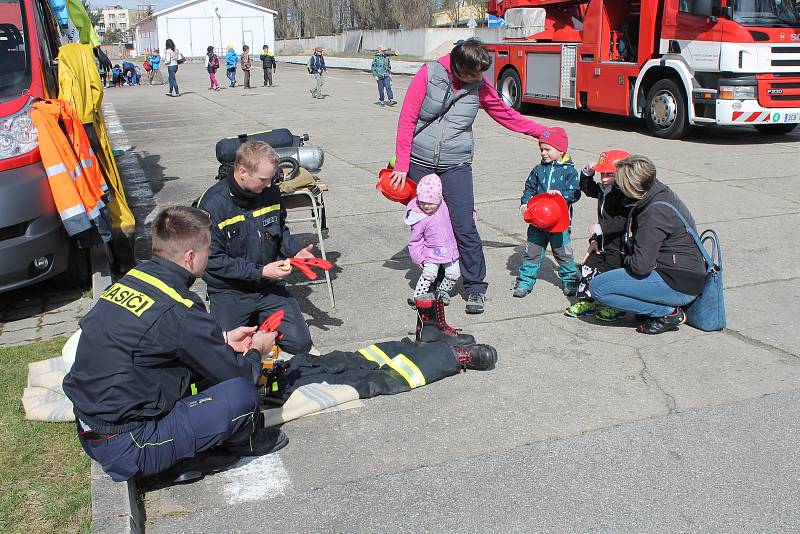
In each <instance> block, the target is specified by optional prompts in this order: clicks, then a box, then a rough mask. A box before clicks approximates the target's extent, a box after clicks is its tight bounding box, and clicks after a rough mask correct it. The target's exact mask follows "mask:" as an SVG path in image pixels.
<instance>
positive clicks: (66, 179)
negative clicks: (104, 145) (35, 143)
mask: <svg viewBox="0 0 800 534" xmlns="http://www.w3.org/2000/svg"><path fill="white" fill-rule="evenodd" d="M32 108H33V109H32V110H31V119H32V120H33V123H34V125H36V129H37V130H38V131H39V152H40V153H41V156H42V164H43V165H44V168H45V170H46V171H47V178H48V180H49V181H50V190H51V191H52V192H53V199H54V200H55V203H56V208H57V209H58V213H59V214H60V215H61V220H62V222H63V223H64V228H66V230H67V233H68V234H69V235H71V236H72V235H76V234H79V233H81V232H83V231H85V230H88V229H90V228H91V227H92V226H93V225H98V224H99V221H98V219H99V217H100V210H101V209H102V208H103V207H104V206H105V203H104V202H103V200H102V197H103V195H104V194H105V193H106V192H107V191H108V187H107V186H106V182H105V179H104V178H103V174H102V173H101V171H100V167H99V165H98V162H97V158H96V157H95V155H94V151H93V150H92V148H91V146H90V145H89V138H88V137H87V136H86V130H85V129H84V128H83V124H82V123H81V121H80V119H79V118H78V115H77V114H76V113H75V109H74V108H73V107H72V105H71V104H70V103H69V102H66V101H63V100H43V101H40V102H35V103H34V104H33V106H32ZM59 121H60V123H59ZM62 124H63V126H64V128H63V129H62V127H61V125H62Z"/></svg>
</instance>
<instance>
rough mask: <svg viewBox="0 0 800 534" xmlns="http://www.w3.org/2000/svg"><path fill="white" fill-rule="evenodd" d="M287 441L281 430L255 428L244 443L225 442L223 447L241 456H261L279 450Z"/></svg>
mask: <svg viewBox="0 0 800 534" xmlns="http://www.w3.org/2000/svg"><path fill="white" fill-rule="evenodd" d="M288 443H289V438H288V437H286V434H284V433H283V430H281V429H280V428H274V427H268V428H258V429H256V431H255V432H253V434H252V436H251V437H250V439H249V440H247V441H246V442H244V443H237V444H233V443H230V444H229V443H226V444H225V445H223V447H224V448H225V450H226V451H229V452H232V453H235V454H239V455H241V456H263V455H265V454H272V453H273V452H277V451H279V450H281V449H282V448H284V447H285V446H286V445H287V444H288Z"/></svg>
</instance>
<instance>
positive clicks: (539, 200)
mask: <svg viewBox="0 0 800 534" xmlns="http://www.w3.org/2000/svg"><path fill="white" fill-rule="evenodd" d="M522 218H523V219H525V222H526V223H528V224H530V225H533V227H534V228H536V229H537V230H541V231H543V232H548V233H553V232H563V231H564V230H566V229H567V228H569V206H567V201H566V200H564V197H562V196H561V195H551V194H549V193H543V194H541V195H536V196H535V197H533V198H532V199H530V200H529V201H528V207H527V208H526V209H525V213H524V214H523V215H522Z"/></svg>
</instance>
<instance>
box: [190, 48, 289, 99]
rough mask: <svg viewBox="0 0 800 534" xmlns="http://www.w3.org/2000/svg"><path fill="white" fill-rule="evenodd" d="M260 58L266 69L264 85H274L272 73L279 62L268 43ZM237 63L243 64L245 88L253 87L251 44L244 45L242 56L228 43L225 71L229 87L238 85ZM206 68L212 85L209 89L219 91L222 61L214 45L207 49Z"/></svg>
mask: <svg viewBox="0 0 800 534" xmlns="http://www.w3.org/2000/svg"><path fill="white" fill-rule="evenodd" d="M259 59H260V60H261V65H262V67H263V69H264V87H267V86H269V87H272V73H273V72H274V71H275V67H276V66H277V63H276V62H275V56H274V54H273V53H272V52H270V50H269V46H268V45H264V46H263V48H262V50H261V56H260V57H259ZM237 65H238V66H241V67H242V72H244V88H245V89H252V87H251V86H250V71H251V70H252V68H253V61H252V59H251V57H250V47H249V46H247V45H242V54H241V56H240V55H239V54H237V53H236V50H234V48H233V45H228V51H227V53H226V54H225V69H226V70H225V73H226V76H227V78H228V84H229V87H236V68H237ZM205 68H206V71H207V72H208V78H209V81H210V82H211V87H209V88H208V89H209V90H210V91H219V90H220V87H219V82H217V70H218V69H219V68H220V61H219V57H218V56H217V54H216V53H215V52H214V47H213V46H209V47H208V48H207V49H206V60H205Z"/></svg>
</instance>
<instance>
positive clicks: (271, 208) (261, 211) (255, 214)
mask: <svg viewBox="0 0 800 534" xmlns="http://www.w3.org/2000/svg"><path fill="white" fill-rule="evenodd" d="M279 209H281V205H280V204H273V205H272V206H265V207H263V208H260V209H257V210H255V211H254V212H253V213H252V215H253V217H261V216H262V215H264V214H266V213H269V212H271V211H278V210H279Z"/></svg>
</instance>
